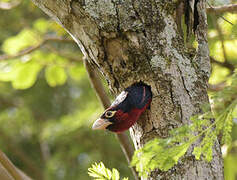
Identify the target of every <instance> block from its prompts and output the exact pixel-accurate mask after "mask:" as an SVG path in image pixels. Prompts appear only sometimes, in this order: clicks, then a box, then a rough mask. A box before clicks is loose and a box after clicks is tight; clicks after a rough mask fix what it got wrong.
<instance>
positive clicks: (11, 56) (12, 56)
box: [0, 37, 74, 60]
mask: <svg viewBox="0 0 237 180" xmlns="http://www.w3.org/2000/svg"><path fill="white" fill-rule="evenodd" d="M49 41H51V42H74V41H73V40H70V39H62V38H57V37H47V38H45V39H44V40H42V41H41V42H40V43H39V44H37V45H35V46H33V47H29V48H26V49H24V50H22V51H20V52H19V53H17V54H14V55H8V54H4V55H1V56H0V60H9V59H14V58H19V57H21V56H24V55H26V54H30V53H32V52H33V51H35V50H37V49H39V48H41V47H42V46H43V45H45V44H46V43H47V42H49Z"/></svg>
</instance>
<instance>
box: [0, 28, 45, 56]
mask: <svg viewBox="0 0 237 180" xmlns="http://www.w3.org/2000/svg"><path fill="white" fill-rule="evenodd" d="M39 41H41V38H40V37H39V36H38V34H37V33H36V32H35V31H32V30H30V29H24V30H22V31H21V32H20V33H19V34H18V35H16V36H14V37H10V38H8V39H7V40H5V41H4V43H3V45H2V49H3V51H4V52H5V53H7V54H16V53H18V52H19V51H21V50H23V49H25V48H28V47H32V46H35V45H37V44H38V43H39Z"/></svg>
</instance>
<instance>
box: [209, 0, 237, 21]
mask: <svg viewBox="0 0 237 180" xmlns="http://www.w3.org/2000/svg"><path fill="white" fill-rule="evenodd" d="M207 4H208V6H209V8H210V9H212V10H213V13H215V14H217V12H216V11H215V8H214V7H213V6H212V5H211V4H210V3H208V2H207ZM207 9H208V8H207ZM219 17H220V18H221V19H223V20H224V21H226V22H228V23H229V24H231V25H234V24H233V23H232V22H230V21H229V20H227V19H226V18H224V17H223V16H219Z"/></svg>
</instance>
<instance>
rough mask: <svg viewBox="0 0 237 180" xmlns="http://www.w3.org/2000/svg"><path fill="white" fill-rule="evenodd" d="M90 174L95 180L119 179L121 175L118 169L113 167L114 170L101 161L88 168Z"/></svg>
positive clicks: (124, 179) (126, 179)
mask: <svg viewBox="0 0 237 180" xmlns="http://www.w3.org/2000/svg"><path fill="white" fill-rule="evenodd" d="M88 174H89V175H90V176H91V177H93V178H94V179H95V180H119V179H120V175H119V172H118V170H117V169H114V168H113V169H112V171H111V170H110V169H108V168H106V167H105V165H104V164H103V163H102V162H100V163H99V164H97V163H95V164H93V165H92V167H91V168H89V169H88ZM122 180H128V178H123V179H122Z"/></svg>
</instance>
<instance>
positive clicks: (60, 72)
mask: <svg viewBox="0 0 237 180" xmlns="http://www.w3.org/2000/svg"><path fill="white" fill-rule="evenodd" d="M45 78H46V81H47V82H48V84H49V85H50V86H52V87H55V86H58V85H63V84H64V83H65V82H66V80H67V74H66V72H65V70H64V68H63V67H61V66H57V65H52V66H48V67H47V68H46V70H45Z"/></svg>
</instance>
